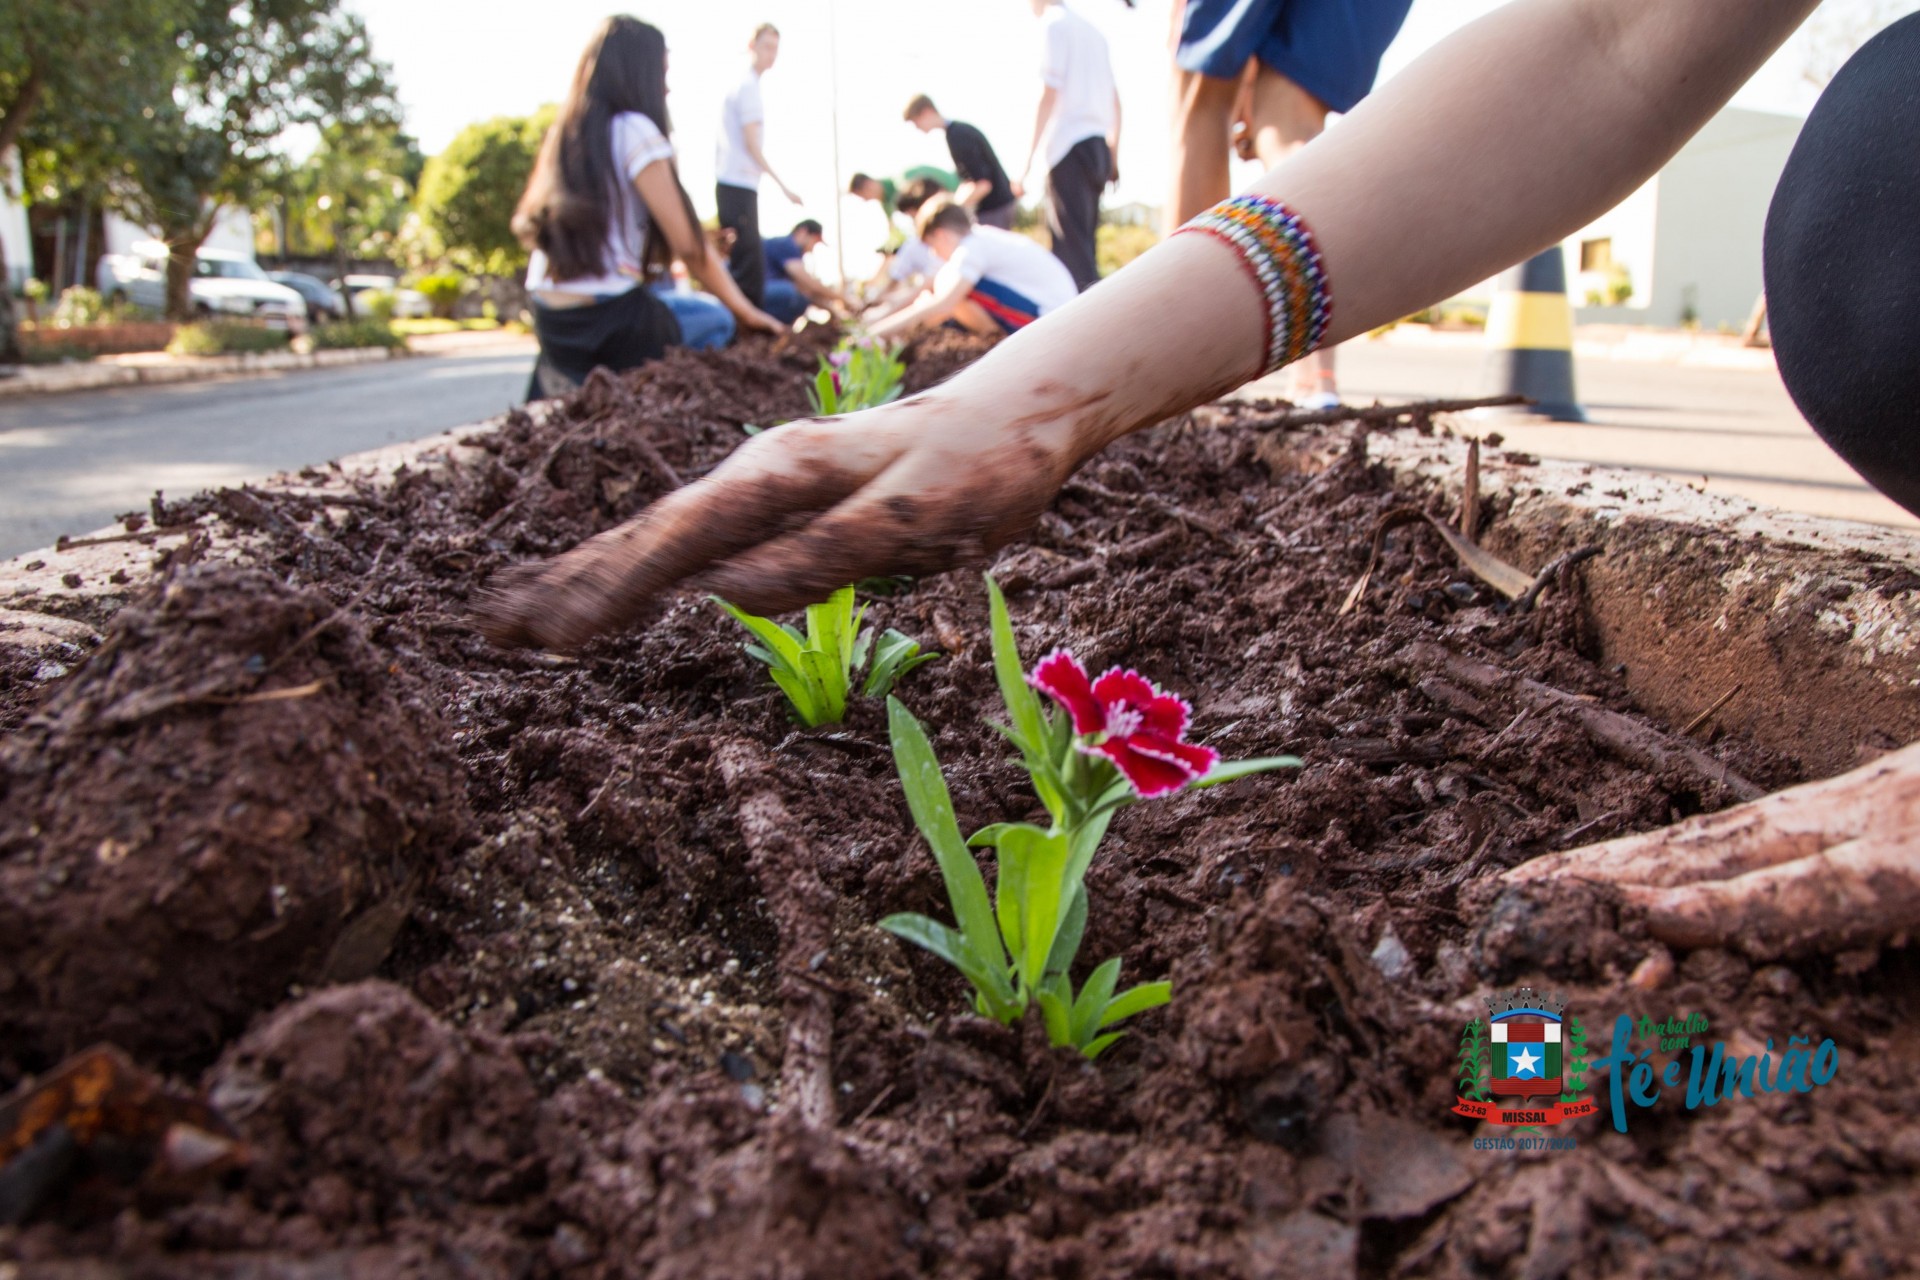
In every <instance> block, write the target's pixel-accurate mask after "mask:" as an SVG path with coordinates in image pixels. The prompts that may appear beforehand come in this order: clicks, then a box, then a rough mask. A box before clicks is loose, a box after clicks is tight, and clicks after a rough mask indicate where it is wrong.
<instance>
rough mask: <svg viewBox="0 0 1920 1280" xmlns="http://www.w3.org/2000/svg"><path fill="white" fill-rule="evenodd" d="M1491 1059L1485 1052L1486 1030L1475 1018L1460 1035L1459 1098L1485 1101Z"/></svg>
mask: <svg viewBox="0 0 1920 1280" xmlns="http://www.w3.org/2000/svg"><path fill="white" fill-rule="evenodd" d="M1492 1074H1493V1057H1492V1055H1491V1054H1490V1053H1489V1052H1488V1051H1487V1029H1486V1027H1485V1026H1484V1025H1482V1023H1481V1021H1480V1019H1478V1018H1475V1019H1474V1020H1473V1021H1472V1022H1469V1023H1468V1024H1467V1029H1466V1030H1465V1031H1463V1032H1461V1033H1460V1096H1461V1097H1463V1098H1466V1099H1468V1100H1470V1101H1473V1102H1485V1101H1486V1100H1487V1080H1488V1079H1489V1077H1490V1076H1491V1075H1492Z"/></svg>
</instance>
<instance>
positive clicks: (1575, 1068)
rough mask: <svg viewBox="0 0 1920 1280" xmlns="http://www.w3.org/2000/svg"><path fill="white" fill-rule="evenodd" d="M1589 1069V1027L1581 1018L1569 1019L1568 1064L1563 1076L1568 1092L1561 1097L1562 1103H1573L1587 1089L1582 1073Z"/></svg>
mask: <svg viewBox="0 0 1920 1280" xmlns="http://www.w3.org/2000/svg"><path fill="white" fill-rule="evenodd" d="M1586 1069H1587V1027H1586V1024H1585V1023H1583V1022H1581V1021H1580V1019H1579V1018H1574V1017H1570V1018H1568V1019H1567V1063H1566V1069H1565V1071H1564V1072H1563V1074H1564V1075H1565V1077H1566V1091H1565V1092H1564V1093H1562V1094H1561V1095H1560V1101H1562V1102H1572V1101H1573V1100H1574V1099H1576V1098H1578V1097H1579V1096H1580V1093H1581V1091H1582V1090H1583V1089H1585V1088H1586V1087H1587V1083H1586V1080H1585V1078H1584V1077H1583V1076H1582V1075H1581V1072H1583V1071H1585V1070H1586Z"/></svg>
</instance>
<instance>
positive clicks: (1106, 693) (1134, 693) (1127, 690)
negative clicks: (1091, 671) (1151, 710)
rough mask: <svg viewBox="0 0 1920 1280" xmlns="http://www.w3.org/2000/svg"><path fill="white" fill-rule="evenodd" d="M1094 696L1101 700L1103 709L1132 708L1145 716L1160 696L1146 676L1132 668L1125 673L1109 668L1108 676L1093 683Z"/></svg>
mask: <svg viewBox="0 0 1920 1280" xmlns="http://www.w3.org/2000/svg"><path fill="white" fill-rule="evenodd" d="M1093 696H1094V697H1096V698H1098V699H1100V705H1101V706H1103V707H1115V706H1123V705H1124V706H1130V707H1132V708H1133V709H1134V710H1135V711H1138V712H1141V713H1143V714H1144V713H1145V711H1146V709H1147V708H1148V707H1150V706H1152V705H1153V700H1154V699H1155V698H1157V697H1159V696H1160V694H1159V692H1158V691H1157V690H1155V689H1154V687H1153V685H1152V683H1151V682H1149V681H1148V680H1147V678H1146V677H1145V676H1143V675H1141V674H1140V673H1139V672H1138V671H1135V670H1133V669H1132V668H1131V667H1129V668H1128V669H1127V670H1125V671H1122V670H1121V669H1120V668H1119V667H1108V668H1107V671H1106V674H1105V675H1103V676H1101V677H1100V678H1099V679H1098V680H1095V681H1094V682H1093Z"/></svg>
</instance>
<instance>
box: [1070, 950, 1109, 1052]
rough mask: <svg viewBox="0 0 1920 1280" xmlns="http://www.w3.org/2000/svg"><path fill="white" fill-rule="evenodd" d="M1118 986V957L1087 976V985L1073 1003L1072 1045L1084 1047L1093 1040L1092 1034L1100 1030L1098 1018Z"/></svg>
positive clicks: (1104, 1010) (1081, 989)
mask: <svg viewBox="0 0 1920 1280" xmlns="http://www.w3.org/2000/svg"><path fill="white" fill-rule="evenodd" d="M1119 985H1120V957H1119V956H1115V957H1114V958H1113V959H1111V960H1109V961H1107V962H1106V963H1105V964H1103V965H1101V966H1100V967H1099V968H1098V969H1095V970H1094V971H1093V972H1092V973H1090V974H1088V975H1087V984H1086V985H1085V986H1083V987H1081V988H1080V996H1079V998H1078V999H1077V1000H1075V1001H1074V1002H1073V1043H1074V1044H1078V1045H1084V1044H1087V1043H1088V1042H1090V1041H1091V1040H1092V1039H1093V1033H1094V1032H1096V1031H1098V1030H1099V1029H1100V1016H1101V1015H1102V1014H1104V1013H1105V1012H1106V1011H1107V1006H1108V1005H1109V1004H1111V1003H1112V1002H1113V989H1114V988H1115V987H1117V986H1119Z"/></svg>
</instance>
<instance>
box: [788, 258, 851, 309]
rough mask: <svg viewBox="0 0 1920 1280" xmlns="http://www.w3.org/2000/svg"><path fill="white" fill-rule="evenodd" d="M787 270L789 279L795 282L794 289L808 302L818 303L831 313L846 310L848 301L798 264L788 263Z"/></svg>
mask: <svg viewBox="0 0 1920 1280" xmlns="http://www.w3.org/2000/svg"><path fill="white" fill-rule="evenodd" d="M786 270H787V279H789V280H791V281H793V287H794V288H796V289H798V290H799V291H800V294H801V296H802V297H804V298H805V299H806V300H807V301H808V302H817V303H819V304H820V305H821V306H823V307H825V308H826V309H827V310H829V311H841V310H844V309H845V307H846V305H847V300H846V299H845V298H843V297H841V296H840V295H839V294H838V293H835V292H834V291H833V290H832V289H831V288H830V287H828V285H827V284H826V282H825V281H823V280H821V279H820V278H819V277H817V276H815V275H814V274H813V272H811V271H809V270H807V269H806V268H805V267H803V266H801V265H800V264H799V263H798V262H789V263H787V264H786Z"/></svg>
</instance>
